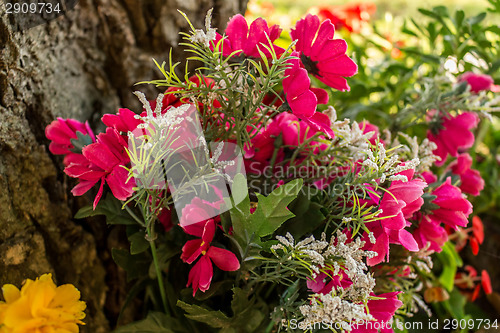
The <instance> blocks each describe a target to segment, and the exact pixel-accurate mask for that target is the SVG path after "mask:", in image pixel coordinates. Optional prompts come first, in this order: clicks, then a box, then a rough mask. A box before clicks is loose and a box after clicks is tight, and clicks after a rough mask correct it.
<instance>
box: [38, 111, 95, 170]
mask: <svg viewBox="0 0 500 333" xmlns="http://www.w3.org/2000/svg"><path fill="white" fill-rule="evenodd" d="M77 132H80V133H81V134H84V135H87V136H89V137H90V139H91V142H89V143H93V142H95V135H94V132H92V129H91V128H90V126H89V122H88V121H86V122H85V124H84V123H81V122H79V121H78V120H75V119H63V118H57V120H54V121H53V122H51V123H50V124H49V125H48V126H47V127H46V128H45V136H46V137H47V139H49V140H51V141H52V142H51V143H50V145H49V150H50V152H51V153H52V154H54V155H66V156H65V158H64V165H66V166H67V165H69V164H70V163H71V160H73V159H80V158H81V154H80V153H78V152H76V151H74V149H75V147H74V146H73V143H72V142H71V140H72V139H78V136H77V134H76V133H77ZM75 155H79V156H75Z"/></svg>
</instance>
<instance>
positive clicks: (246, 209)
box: [229, 174, 250, 240]
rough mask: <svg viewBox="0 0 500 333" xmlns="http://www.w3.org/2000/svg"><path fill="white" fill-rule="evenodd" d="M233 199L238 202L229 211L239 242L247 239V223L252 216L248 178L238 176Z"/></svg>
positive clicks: (234, 184) (233, 188)
mask: <svg viewBox="0 0 500 333" xmlns="http://www.w3.org/2000/svg"><path fill="white" fill-rule="evenodd" d="M232 193H234V194H233V198H235V199H237V200H235V202H238V201H239V202H238V203H237V204H235V205H234V206H233V208H231V210H230V211H229V213H230V215H231V222H232V224H233V230H234V235H235V237H236V238H237V239H238V240H243V239H246V238H247V234H246V231H245V228H246V221H247V219H248V217H249V216H250V198H249V197H248V185H247V180H246V178H245V177H244V176H243V175H241V174H237V175H236V176H235V177H234V179H233V187H232Z"/></svg>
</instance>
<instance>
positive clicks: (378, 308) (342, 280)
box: [307, 271, 403, 333]
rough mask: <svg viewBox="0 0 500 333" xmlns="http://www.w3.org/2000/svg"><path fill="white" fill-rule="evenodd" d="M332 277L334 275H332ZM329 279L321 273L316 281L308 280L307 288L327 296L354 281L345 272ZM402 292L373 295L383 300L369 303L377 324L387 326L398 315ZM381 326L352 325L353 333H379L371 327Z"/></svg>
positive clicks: (369, 310) (369, 311)
mask: <svg viewBox="0 0 500 333" xmlns="http://www.w3.org/2000/svg"><path fill="white" fill-rule="evenodd" d="M330 275H333V274H332V273H330ZM328 279H329V277H328V276H327V275H326V274H325V273H320V274H319V275H318V276H317V277H316V279H315V280H307V287H308V288H309V289H310V290H311V291H312V292H314V293H317V294H318V293H319V294H327V293H329V292H331V291H332V289H333V288H334V287H335V288H337V287H342V288H348V287H349V286H351V285H352V281H351V280H350V279H349V278H348V277H347V274H345V273H344V271H341V272H340V273H339V274H338V275H335V276H333V278H332V279H330V281H328V282H327V280H328ZM400 293H401V292H400V291H396V292H392V293H386V294H380V295H375V294H372V296H376V297H380V298H382V299H377V300H369V301H368V304H367V306H368V313H369V314H371V315H372V316H373V317H374V318H375V320H376V321H377V322H379V323H380V324H384V325H385V324H387V323H388V322H389V321H390V320H391V319H392V317H393V316H394V314H395V313H396V310H397V309H399V308H400V307H401V305H403V302H401V301H400V300H398V297H397V296H398V294H400ZM379 326H380V325H373V323H372V324H371V325H370V324H368V325H366V324H353V325H352V331H351V332H357V333H364V332H370V333H372V332H373V333H377V332H378V330H377V329H373V330H372V329H371V327H379ZM383 332H393V331H392V330H383Z"/></svg>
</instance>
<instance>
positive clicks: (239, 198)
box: [0, 12, 498, 332]
mask: <svg viewBox="0 0 500 333" xmlns="http://www.w3.org/2000/svg"><path fill="white" fill-rule="evenodd" d="M430 13H433V12H430ZM181 14H182V13H181ZM185 18H186V20H188V18H187V17H185ZM462 20H463V18H462ZM188 22H189V20H188ZM189 24H190V26H191V31H190V32H189V33H182V35H183V38H184V43H183V46H185V47H186V49H187V52H189V54H190V55H191V56H190V57H189V58H188V62H198V64H201V65H199V66H198V68H197V69H196V70H195V71H194V72H188V71H187V70H186V71H182V70H181V69H180V67H179V64H178V63H173V62H172V60H171V59H170V62H169V63H165V62H164V63H162V64H159V63H156V65H157V67H158V69H159V70H160V71H161V73H162V74H163V76H164V78H163V79H161V80H155V81H151V82H147V83H149V84H154V85H156V86H157V87H159V88H160V90H161V91H162V93H161V94H159V95H158V96H157V97H156V98H154V99H152V100H149V99H148V98H147V97H146V96H145V95H144V94H143V93H141V92H136V93H135V94H136V95H137V97H138V99H139V100H140V102H141V103H142V105H143V108H142V109H141V110H135V111H132V110H128V109H120V110H119V112H118V113H116V114H105V115H104V116H103V117H102V122H103V123H104V124H105V125H106V130H105V131H103V132H102V133H99V134H94V132H93V131H92V129H91V128H90V126H89V125H88V123H82V122H79V121H77V120H74V119H61V118H59V119H57V120H55V121H53V122H52V123H51V124H50V125H49V126H48V127H47V128H46V136H47V138H48V139H50V140H51V144H50V147H49V149H50V151H51V152H52V153H53V154H56V155H63V156H64V161H63V163H64V165H65V169H64V172H65V173H66V174H67V175H68V176H70V177H73V178H76V179H77V180H78V183H77V184H76V186H74V188H73V189H72V193H73V194H74V195H75V196H81V195H84V194H92V197H93V204H92V205H91V206H89V207H84V208H82V209H80V211H79V212H78V213H77V214H76V216H75V218H85V217H88V216H94V215H105V216H106V219H107V223H108V224H110V225H117V224H120V225H124V226H125V229H126V237H127V238H128V241H129V243H130V246H129V247H128V248H125V249H123V248H122V249H114V250H113V252H112V255H113V259H114V261H115V262H116V263H117V264H118V265H119V266H120V267H122V268H123V269H124V270H125V271H126V272H127V278H128V280H129V281H130V282H131V288H130V295H129V297H128V300H127V304H124V307H126V306H128V305H129V304H130V303H131V300H133V299H134V298H137V297H138V296H140V298H141V301H140V304H141V307H142V308H143V309H144V311H143V312H142V313H143V315H138V317H137V318H135V319H136V320H137V321H136V322H133V323H130V324H127V325H123V326H121V327H118V328H117V329H116V332H188V331H190V332H207V331H222V332H278V331H290V332H295V331H320V330H325V329H326V330H331V331H336V332H379V331H382V332H392V331H394V330H395V331H402V330H404V329H406V328H407V326H405V325H406V324H408V323H409V322H411V318H410V317H411V316H412V315H413V314H414V313H427V314H429V315H431V314H432V312H433V311H437V310H436V308H432V309H431V308H430V307H429V304H431V303H434V302H437V301H439V302H441V303H442V304H445V305H444V306H443V308H444V309H445V310H446V309H448V310H449V307H450V304H452V303H450V297H451V299H453V298H457V297H465V296H462V294H460V293H459V292H458V294H456V293H455V291H456V290H457V288H455V289H454V284H455V282H456V281H455V279H457V281H458V282H456V283H457V286H459V287H460V284H461V286H462V287H463V290H465V289H467V288H468V284H467V281H469V280H467V278H468V277H469V276H470V275H471V274H473V273H474V272H475V276H474V281H482V283H483V287H484V290H485V291H486V293H491V292H492V290H491V285H490V284H489V283H488V281H489V277H488V274H487V273H486V271H483V273H482V278H481V279H478V276H479V275H478V274H477V272H476V271H474V272H473V271H472V270H470V269H469V270H464V271H463V272H458V273H457V270H458V267H459V266H461V258H460V256H459V255H458V254H457V248H458V247H456V245H459V243H460V244H461V245H460V246H461V247H464V246H465V244H466V243H467V241H468V240H470V244H471V246H472V248H473V250H474V251H476V253H477V249H478V248H479V245H480V244H481V243H482V241H483V239H484V233H483V231H482V224H481V221H480V220H479V218H477V217H476V218H474V219H473V223H472V225H473V226H472V228H469V225H470V223H469V219H470V218H472V215H471V214H472V212H473V207H472V204H471V202H470V201H469V196H477V195H479V193H480V191H481V190H482V188H483V187H484V181H483V179H482V178H481V176H480V174H479V172H478V171H477V170H474V169H472V168H471V166H472V163H473V159H472V157H471V155H470V154H469V153H468V150H469V149H470V148H471V147H472V146H473V144H474V140H475V134H474V129H475V128H476V127H477V126H478V124H479V122H480V121H482V120H480V119H481V118H488V116H489V114H488V112H489V111H492V110H494V109H495V103H498V98H497V99H494V98H493V96H494V93H492V92H491V91H492V90H495V89H496V87H495V86H494V83H493V80H492V78H491V77H490V76H487V75H483V74H474V73H472V72H468V73H466V74H464V75H452V74H450V73H448V72H445V71H444V69H443V68H444V67H443V66H444V65H443V63H439V62H438V63H437V65H435V67H430V68H431V69H430V70H429V69H428V70H427V71H425V70H422V69H419V70H418V71H417V70H412V71H410V70H408V72H411V73H412V75H413V76H411V77H412V80H413V81H412V82H413V83H412V85H405V86H403V87H404V94H400V95H399V97H401V99H394V100H389V101H385V102H389V103H390V104H391V110H390V111H389V112H388V113H386V114H385V115H386V116H385V118H384V119H383V121H380V123H379V124H378V125H380V126H381V127H378V126H377V124H376V123H375V122H376V120H377V119H376V118H375V121H373V120H372V121H371V122H370V121H368V120H362V121H355V120H354V116H353V113H352V112H347V111H346V114H347V115H349V116H350V118H346V117H341V116H342V114H343V112H342V110H344V109H345V110H351V111H352V110H353V108H350V109H349V107H350V106H352V105H353V100H350V99H349V97H348V96H349V94H351V92H349V90H350V85H349V83H348V78H351V77H353V80H355V77H356V74H357V73H358V71H359V72H360V73H359V74H358V75H361V76H362V77H364V76H366V75H367V73H368V71H369V69H367V68H368V66H367V65H366V63H365V62H364V60H363V59H362V52H361V51H362V50H361V49H358V47H357V46H356V45H357V44H356V41H353V45H355V47H356V49H357V50H358V53H357V54H356V56H357V57H358V58H357V61H354V60H353V58H354V57H353V56H352V54H351V53H352V51H349V48H348V43H347V42H346V41H345V40H344V39H340V38H336V31H335V26H334V25H333V24H332V23H331V22H330V20H329V19H326V20H320V18H319V17H318V16H316V15H311V14H309V15H307V16H305V17H304V18H302V19H300V20H299V21H298V22H297V23H296V25H295V26H294V27H293V28H292V29H291V31H290V33H289V35H286V34H285V33H282V30H281V29H280V27H279V26H277V25H272V26H269V25H268V23H267V22H266V21H265V20H264V19H262V18H258V19H256V20H254V21H253V22H251V23H250V24H248V23H247V21H246V19H245V18H244V17H243V16H241V15H236V16H234V17H233V18H231V20H230V21H229V23H228V25H227V28H226V30H225V34H224V35H221V34H219V33H218V32H216V30H215V29H214V28H212V27H211V13H210V12H209V13H208V14H207V18H206V22H205V28H204V29H196V28H195V27H194V26H192V25H191V23H189ZM464 24H465V23H464ZM468 24H469V25H470V26H473V27H476V26H477V24H479V22H472V21H470V22H468ZM474 29H475V28H474ZM497 37H498V36H497ZM349 38H350V37H348V38H346V39H349ZM469 52H472V51H471V50H469ZM357 63H358V64H357ZM358 66H359V68H358ZM415 67H416V66H415ZM186 68H188V66H186ZM434 68H438V70H436V71H433V70H434ZM430 73H432V75H431V74H430ZM402 80H407V81H408V80H410V78H409V77H404V78H402ZM367 81H368V80H367ZM354 82H356V81H354ZM355 90H356V89H353V91H355ZM395 90H397V87H393V90H392V91H395ZM356 91H357V90H356ZM400 93H401V92H400ZM342 96H344V97H342ZM345 96H347V97H345ZM382 96H383V95H382ZM357 98H358V99H359V98H360V97H359V96H358V97H356V96H353V97H352V99H357ZM333 105H335V108H334V107H333ZM372 105H374V104H372ZM337 110H338V111H337ZM374 111H375V110H374ZM486 121H487V120H486ZM382 126H383V127H382ZM471 233H472V234H473V236H471V237H469V236H468V235H469V234H471ZM458 234H460V235H466V236H465V237H458V236H457V235H458ZM434 263H437V265H434ZM435 266H437V267H435ZM471 268H472V267H471ZM472 269H473V268H472ZM40 283H41V282H40ZM473 286H474V285H473ZM478 288H479V285H478V287H477V288H476V289H475V291H474V292H475V293H476V294H477V293H479V292H480V290H479V289H478ZM4 292H5V291H4ZM9 299H11V300H12V302H10V300H9ZM9 299H7V302H6V303H3V304H2V305H0V306H3V307H4V308H8V307H9V304H11V303H13V302H15V301H16V299H15V297H9ZM9 302H10V303H9ZM446 302H448V303H446ZM446 304H448V305H446ZM447 306H448V308H447ZM453 310H454V309H451V310H449V311H448V312H447V313H449V314H450V315H451V316H454V317H456V316H455V315H454V313H453ZM419 311H420V312H419ZM441 313H443V312H442V311H441ZM40 316H42V317H43V315H40ZM443 316H444V315H443ZM73 319H74V323H75V324H74V326H72V330H68V331H72V332H73V331H78V329H76V330H74V327H76V323H81V321H80V320H81V319H82V316H81V314H78V316H75V317H74V318H73ZM0 324H3V325H4V326H0V330H1V329H2V328H4V329H7V331H9V328H10V326H9V325H11V324H9V322H8V321H7V320H6V319H5V318H2V316H1V315H0ZM491 324H492V325H493V322H492V323H491ZM425 328H427V326H425V327H424V329H425ZM9 332H10V331H9Z"/></svg>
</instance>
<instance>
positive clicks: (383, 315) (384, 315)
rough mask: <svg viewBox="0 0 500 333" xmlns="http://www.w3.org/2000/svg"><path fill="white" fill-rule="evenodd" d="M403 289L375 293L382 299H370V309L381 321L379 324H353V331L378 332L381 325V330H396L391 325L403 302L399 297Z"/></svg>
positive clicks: (356, 332) (363, 332) (360, 332)
mask: <svg viewBox="0 0 500 333" xmlns="http://www.w3.org/2000/svg"><path fill="white" fill-rule="evenodd" d="M400 293H401V291H394V292H391V293H385V294H380V295H374V296H376V297H381V298H382V299H374V300H369V301H368V304H367V306H368V311H369V313H370V314H371V315H372V316H373V317H374V318H375V320H376V321H377V322H378V323H380V324H379V325H374V324H373V323H371V324H368V323H365V324H359V325H356V324H353V329H352V331H351V332H352V333H378V332H379V329H378V327H380V332H384V333H389V332H394V330H393V329H392V328H391V326H390V325H389V323H390V321H391V319H392V317H393V316H394V314H395V313H396V310H397V309H399V308H400V307H401V306H402V305H403V302H401V301H400V300H399V299H398V295H399V294H400Z"/></svg>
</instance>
